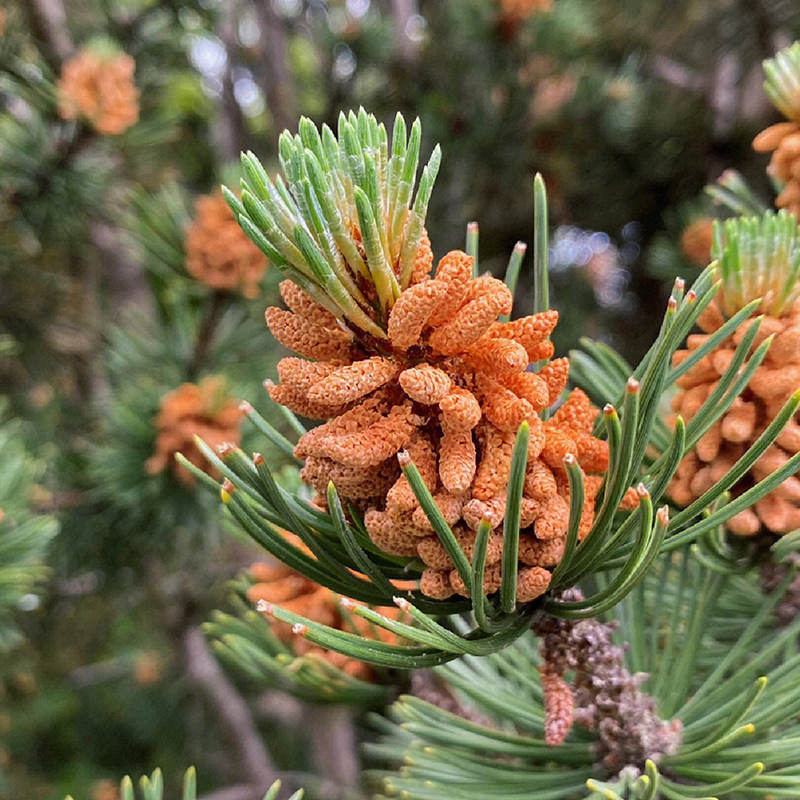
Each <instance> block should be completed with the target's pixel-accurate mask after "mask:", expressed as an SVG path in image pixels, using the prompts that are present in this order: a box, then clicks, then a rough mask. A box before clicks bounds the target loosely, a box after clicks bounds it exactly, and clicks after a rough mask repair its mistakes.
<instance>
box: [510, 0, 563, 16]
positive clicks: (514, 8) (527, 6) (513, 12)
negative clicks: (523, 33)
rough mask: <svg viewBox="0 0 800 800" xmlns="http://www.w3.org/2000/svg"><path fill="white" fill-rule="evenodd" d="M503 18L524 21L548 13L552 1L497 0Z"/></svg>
mask: <svg viewBox="0 0 800 800" xmlns="http://www.w3.org/2000/svg"><path fill="white" fill-rule="evenodd" d="M497 2H498V4H499V6H500V11H501V12H502V14H503V16H504V17H507V18H508V19H512V20H525V19H527V18H528V17H530V16H532V15H533V14H538V13H540V12H543V11H550V10H551V9H552V8H553V0H497Z"/></svg>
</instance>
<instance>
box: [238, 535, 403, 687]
mask: <svg viewBox="0 0 800 800" xmlns="http://www.w3.org/2000/svg"><path fill="white" fill-rule="evenodd" d="M287 536H288V537H289V538H291V539H292V540H293V541H295V543H297V542H298V541H299V540H296V537H293V536H290V535H288V534H287ZM250 572H251V573H252V576H253V578H254V579H255V583H253V585H252V586H251V587H250V588H249V589H248V590H247V599H248V600H249V601H250V602H251V603H259V602H260V601H263V602H264V603H265V604H266V608H269V604H272V603H275V604H277V605H280V607H281V608H284V609H286V610H287V611H292V612H294V613H295V614H299V615H300V616H303V617H305V618H306V619H309V620H311V621H313V622H319V623H320V624H322V625H327V626H329V627H331V628H335V629H336V630H341V631H347V632H348V633H357V634H358V635H359V636H363V637H365V638H367V639H376V638H377V639H378V640H379V641H381V642H386V643H388V644H396V643H397V641H398V640H397V637H396V636H395V635H394V634H393V633H390V632H389V631H387V630H384V629H383V628H379V627H378V626H377V625H372V624H370V623H369V622H367V621H366V620H365V619H363V618H362V617H359V616H356V615H355V614H350V613H348V612H347V610H346V608H344V604H343V598H341V597H339V595H337V594H336V593H335V592H332V591H331V590H330V589H326V588H325V587H323V586H320V585H319V584H316V583H314V581H312V580H310V579H308V578H306V577H304V576H303V575H301V574H300V573H298V572H295V571H294V570H292V569H290V568H289V567H287V566H285V565H283V564H263V563H256V564H253V566H252V567H251V568H250ZM377 610H378V611H379V612H380V613H381V614H383V616H385V617H388V618H389V619H400V617H401V616H402V612H401V611H400V610H399V609H397V608H395V607H392V608H379V609H377ZM267 613H268V612H267ZM270 625H271V628H272V631H273V633H274V634H275V635H276V636H277V637H278V638H279V639H281V640H282V641H284V642H286V643H289V644H291V645H292V649H293V650H294V652H295V653H296V654H297V655H298V656H304V655H309V654H313V655H316V656H319V657H320V658H324V659H325V660H326V661H327V662H329V663H330V664H333V666H335V667H337V668H338V669H340V670H342V672H345V673H347V674H348V675H351V676H353V677H354V678H360V679H361V680H375V679H376V675H375V672H374V671H373V669H372V667H370V666H369V665H368V664H365V663H364V662H363V661H357V660H356V659H353V658H349V657H348V656H345V655H342V654H341V653H335V652H333V651H332V650H325V649H324V648H322V647H319V646H318V645H315V644H312V643H311V642H309V641H308V640H307V639H304V638H303V637H302V636H297V635H296V634H295V633H294V632H293V626H291V625H288V624H287V623H285V622H279V621H278V620H272V621H271V623H270Z"/></svg>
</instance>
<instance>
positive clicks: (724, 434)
mask: <svg viewBox="0 0 800 800" xmlns="http://www.w3.org/2000/svg"><path fill="white" fill-rule="evenodd" d="M724 320H725V317H724V316H723V313H722V311H721V309H720V305H719V304H718V303H717V302H716V301H715V302H714V303H712V304H711V305H710V306H709V307H708V308H707V309H706V310H705V311H704V312H703V314H702V315H701V316H700V318H699V319H698V325H699V326H700V327H701V329H702V330H703V333H702V334H694V335H692V336H689V338H688V340H687V349H686V350H679V351H678V352H676V353H675V356H674V363H675V364H679V363H681V362H682V361H684V360H685V359H686V358H688V357H689V355H691V353H692V352H693V351H694V350H696V349H697V348H698V347H700V346H701V345H702V344H703V343H704V342H705V341H706V340H707V339H708V337H709V335H710V334H712V333H713V332H714V331H716V330H717V329H718V328H719V327H720V326H721V325H722V324H723V322H724ZM751 323H752V319H748V320H746V321H745V322H743V323H742V324H741V325H740V326H739V328H738V329H737V330H736V331H735V332H734V333H733V335H732V336H730V337H729V338H728V339H726V340H725V341H724V342H723V343H722V344H721V345H720V346H719V347H717V349H716V350H715V351H713V352H712V353H711V354H709V355H708V356H706V357H705V358H703V359H702V360H701V361H700V362H699V363H698V364H696V365H695V366H694V367H693V368H692V369H691V370H689V372H687V373H686V374H685V375H684V376H683V377H681V378H680V379H679V380H678V386H679V387H680V391H679V393H678V394H677V395H676V396H675V398H674V399H673V402H672V408H673V410H674V411H675V412H676V413H678V414H681V415H682V416H683V418H684V419H685V420H687V421H688V420H690V419H691V418H692V417H693V416H694V414H695V413H697V411H698V410H699V408H700V406H701V405H702V403H703V402H704V401H705V399H706V398H707V397H708V396H709V395H710V394H711V392H712V391H713V390H714V388H715V387H716V385H717V383H718V381H719V378H720V376H721V375H722V373H723V372H724V371H725V369H726V368H727V366H728V364H729V363H730V360H731V358H732V356H733V351H734V349H735V348H736V346H737V345H738V344H739V343H740V342H741V341H742V338H743V337H744V334H745V333H746V331H747V329H748V327H749V326H750V324H751ZM771 334H774V335H775V339H774V340H773V343H772V346H771V347H770V349H769V351H768V352H767V356H766V358H765V359H764V361H763V362H762V364H761V366H760V367H759V368H758V369H757V370H756V372H755V375H754V376H753V378H752V379H751V381H750V383H749V384H748V386H747V388H746V389H745V390H744V392H742V394H741V395H740V397H739V398H737V399H736V400H735V401H734V403H733V405H732V406H731V407H730V409H729V410H728V412H727V413H726V414H725V415H724V416H723V417H722V418H721V419H720V420H719V421H718V422H717V423H715V424H714V425H713V426H712V427H711V428H710V429H709V431H708V432H707V433H706V434H705V436H703V438H702V439H701V440H700V441H699V442H698V443H697V446H696V447H695V448H694V450H693V451H692V452H691V453H689V454H688V455H687V456H686V458H685V459H684V460H683V462H682V463H681V464H680V466H679V467H678V471H677V473H676V475H675V478H674V479H673V482H672V484H671V486H670V494H671V496H672V499H673V500H674V501H675V502H676V503H677V504H678V505H682V506H685V505H688V504H689V503H691V502H692V501H693V500H695V499H696V498H698V497H699V496H700V495H701V494H703V493H704V492H705V491H706V490H707V489H709V488H710V487H711V486H712V485H713V484H714V483H716V481H717V480H719V479H720V478H722V477H723V476H724V475H725V474H726V473H727V472H728V471H729V470H730V469H731V467H732V466H733V465H734V463H735V462H736V461H737V460H738V459H739V458H740V457H741V456H742V455H743V454H744V452H745V451H746V450H747V449H748V448H750V447H751V446H752V444H753V443H754V442H755V440H756V439H757V438H758V436H759V435H760V434H761V433H762V432H763V431H764V429H765V428H766V427H767V426H768V425H769V424H770V422H772V420H773V419H774V418H775V416H776V414H777V413H778V411H779V410H780V409H781V407H782V406H783V405H784V403H785V402H786V401H787V400H788V399H789V397H790V396H791V395H792V394H793V393H794V392H795V391H796V390H797V388H798V386H800V303H798V302H794V303H793V304H792V305H790V306H789V307H788V308H787V309H785V311H784V313H783V314H782V315H781V316H780V317H778V318H776V317H772V316H769V315H765V316H764V318H763V321H762V323H761V327H760V328H759V331H758V334H757V335H756V339H755V345H757V344H759V343H760V342H762V341H763V340H764V339H765V338H766V337H767V336H769V335H771ZM798 448H800V419H798V417H797V416H796V417H795V419H793V420H791V421H790V422H789V424H788V425H787V426H786V427H785V428H784V430H783V432H782V433H781V434H780V435H779V436H778V438H777V440H776V442H775V443H774V444H773V445H772V446H771V447H770V448H769V449H768V450H767V451H766V452H765V453H764V455H763V456H762V457H761V458H760V459H759V460H758V461H757V462H756V463H755V464H754V465H753V467H752V468H751V470H750V472H749V473H748V474H747V475H746V476H745V477H744V478H743V479H742V480H741V481H739V482H738V483H737V484H736V486H734V488H733V494H734V495H735V496H738V495H739V494H741V493H742V492H744V491H745V490H747V489H748V488H750V487H751V486H753V485H754V483H756V482H758V481H760V480H763V479H764V478H766V477H768V476H769V475H771V474H772V473H773V472H774V471H775V470H776V469H778V468H779V467H781V466H782V465H783V464H785V463H786V461H788V459H789V458H790V457H791V456H792V455H794V454H795V453H797V451H798ZM727 526H728V528H729V529H730V530H731V531H733V533H736V534H739V535H741V536H753V535H754V534H756V533H759V532H760V531H762V530H764V529H765V530H767V531H769V532H771V533H774V534H783V533H787V532H788V531H791V530H794V529H795V528H798V527H800V478H798V477H797V476H792V477H790V478H788V479H787V480H786V481H784V482H783V483H782V484H781V485H780V486H778V487H777V488H776V489H775V490H773V491H772V492H770V493H769V494H768V495H766V496H765V497H763V498H762V499H761V500H759V501H758V502H757V503H756V504H755V505H754V506H753V507H752V508H749V509H746V510H745V511H742V512H741V513H739V514H737V515H736V516H735V517H733V518H732V519H730V520H729V521H728V523H727Z"/></svg>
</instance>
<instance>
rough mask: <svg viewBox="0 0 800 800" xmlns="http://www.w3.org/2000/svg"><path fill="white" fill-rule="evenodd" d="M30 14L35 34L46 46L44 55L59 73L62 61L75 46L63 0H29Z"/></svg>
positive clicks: (70, 53) (69, 54)
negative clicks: (68, 27)
mask: <svg viewBox="0 0 800 800" xmlns="http://www.w3.org/2000/svg"><path fill="white" fill-rule="evenodd" d="M28 14H29V17H30V22H31V28H32V30H33V34H34V36H35V37H36V38H37V39H38V40H39V41H40V42H42V44H44V46H45V48H46V49H45V51H44V53H43V55H44V56H45V57H46V58H47V62H48V63H49V64H50V66H51V67H52V68H53V70H54V71H55V72H56V73H58V71H59V68H60V66H61V62H62V61H66V60H67V59H68V58H69V57H70V56H71V55H72V53H73V52H74V50H75V46H74V45H73V43H72V39H70V36H69V31H68V29H67V15H66V13H65V11H64V5H63V3H62V2H61V0H28Z"/></svg>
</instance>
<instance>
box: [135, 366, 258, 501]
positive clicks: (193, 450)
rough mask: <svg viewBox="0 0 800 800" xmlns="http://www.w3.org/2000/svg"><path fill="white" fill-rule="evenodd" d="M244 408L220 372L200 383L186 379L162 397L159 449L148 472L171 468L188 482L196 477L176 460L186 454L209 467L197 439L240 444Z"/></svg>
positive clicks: (157, 422) (216, 444) (158, 418)
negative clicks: (226, 387) (231, 394)
mask: <svg viewBox="0 0 800 800" xmlns="http://www.w3.org/2000/svg"><path fill="white" fill-rule="evenodd" d="M241 419H242V411H241V410H240V408H239V404H238V403H237V402H236V401H234V400H231V399H230V398H228V397H227V396H226V394H225V390H224V379H223V378H221V377H220V376H217V375H211V376H209V377H207V378H204V379H203V380H202V381H201V382H200V383H199V384H198V385H195V384H193V383H184V384H182V385H181V386H179V387H178V388H177V389H175V390H174V391H172V392H170V393H169V394H166V395H164V397H162V398H161V409H160V411H159V413H158V415H157V416H156V419H155V425H156V430H157V434H156V452H155V453H154V454H153V455H152V456H151V457H150V458H149V459H148V460H147V462H146V463H145V470H146V471H147V473H148V474H150V475H154V474H156V473H158V472H163V471H164V470H165V469H169V470H170V471H171V472H172V473H173V474H174V475H175V477H176V478H178V479H179V480H180V481H181V482H183V483H185V484H186V485H191V484H192V483H194V477H193V476H192V475H191V473H189V472H188V471H187V470H186V469H184V468H183V467H182V466H180V464H178V463H177V461H176V460H175V455H176V454H177V453H181V454H183V455H184V456H185V457H186V458H187V459H188V460H189V461H190V462H191V463H192V464H194V465H195V466H196V467H199V468H200V469H205V470H207V471H208V468H209V464H208V462H207V460H206V457H205V456H204V455H203V454H202V453H201V452H200V449H199V448H198V447H197V445H196V444H195V441H194V437H195V436H199V437H200V438H201V439H203V440H204V441H205V442H206V444H208V446H209V447H219V446H220V445H222V444H225V443H227V442H230V443H233V444H238V442H239V423H240V422H241Z"/></svg>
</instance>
